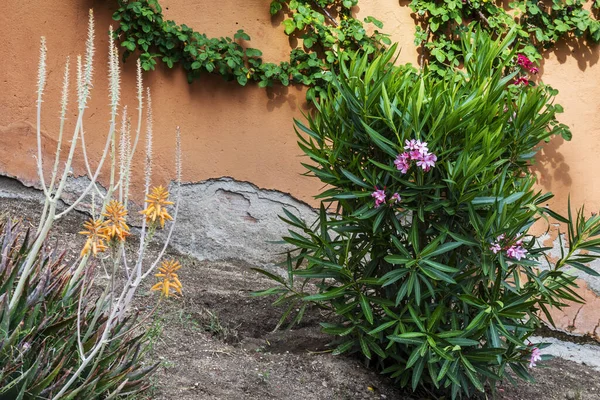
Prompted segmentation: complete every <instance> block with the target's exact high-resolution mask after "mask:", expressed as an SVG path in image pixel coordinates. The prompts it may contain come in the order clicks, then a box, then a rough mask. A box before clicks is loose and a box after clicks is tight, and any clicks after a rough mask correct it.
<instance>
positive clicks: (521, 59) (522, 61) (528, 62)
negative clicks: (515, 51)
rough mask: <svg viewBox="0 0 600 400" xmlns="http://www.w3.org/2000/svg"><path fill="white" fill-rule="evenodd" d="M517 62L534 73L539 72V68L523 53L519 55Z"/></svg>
mask: <svg viewBox="0 0 600 400" xmlns="http://www.w3.org/2000/svg"><path fill="white" fill-rule="evenodd" d="M517 64H519V65H520V66H521V67H522V68H524V69H526V70H527V71H529V72H531V73H532V74H537V73H538V72H539V70H538V69H537V68H536V67H534V66H533V63H532V62H531V60H530V59H529V58H527V56H525V55H523V54H519V55H517Z"/></svg>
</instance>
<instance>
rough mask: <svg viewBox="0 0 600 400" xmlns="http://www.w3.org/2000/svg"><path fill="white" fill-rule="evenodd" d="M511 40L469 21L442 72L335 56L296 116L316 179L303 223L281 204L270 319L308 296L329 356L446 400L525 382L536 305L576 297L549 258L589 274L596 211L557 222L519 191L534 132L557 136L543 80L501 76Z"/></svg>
mask: <svg viewBox="0 0 600 400" xmlns="http://www.w3.org/2000/svg"><path fill="white" fill-rule="evenodd" d="M513 39H514V35H513V34H511V35H509V36H508V37H507V38H506V39H504V40H497V41H494V40H491V39H490V38H489V37H487V36H486V35H484V34H481V33H472V32H471V33H470V34H469V35H468V36H466V37H465V38H463V40H462V45H463V47H464V53H465V54H467V57H466V61H465V64H464V69H463V70H461V71H456V73H455V74H454V76H453V77H452V78H448V79H444V80H439V79H437V78H435V75H432V74H431V73H428V72H427V71H425V72H422V73H418V72H417V71H415V70H413V69H411V68H406V67H400V68H398V67H394V66H393V61H394V60H393V57H394V53H395V48H392V49H390V50H389V51H388V52H386V53H384V54H383V55H381V56H380V57H379V58H377V59H376V60H375V61H374V62H368V61H367V59H366V58H364V57H360V56H356V57H354V58H353V59H352V61H350V62H347V63H343V65H342V66H341V72H340V74H339V75H338V76H336V77H335V79H334V83H333V84H332V86H331V87H330V88H329V90H328V94H327V96H323V98H322V100H321V101H319V103H318V104H315V107H316V111H315V112H314V115H312V116H309V117H308V122H309V123H308V125H305V124H303V123H301V122H297V126H298V128H299V137H300V142H299V144H300V147H301V148H302V150H303V151H304V153H306V155H307V156H308V157H310V159H311V160H312V162H311V163H307V164H305V166H306V168H307V169H308V170H309V173H310V174H311V175H313V176H316V177H317V178H319V179H320V180H321V181H322V182H323V183H324V184H325V185H326V186H325V188H326V189H325V190H324V191H323V192H322V193H320V194H319V195H318V196H316V198H317V199H321V207H320V214H319V217H318V220H317V221H316V223H315V225H312V226H307V224H306V223H305V222H303V221H301V220H300V219H298V218H297V217H295V216H294V215H292V214H291V213H289V212H286V216H285V217H284V218H283V219H284V220H285V221H286V222H287V223H289V224H290V225H291V229H290V236H289V237H287V238H285V240H286V241H287V242H288V243H289V244H291V245H294V246H295V247H296V250H295V251H297V253H296V252H294V253H292V254H293V256H288V269H289V277H288V279H287V280H284V279H282V278H279V277H278V276H275V275H273V274H269V273H266V274H267V275H269V276H270V277H271V278H272V279H275V280H277V281H279V282H280V283H281V285H280V286H278V287H275V288H271V289H269V290H266V291H263V292H259V293H257V295H268V294H278V295H279V296H280V297H279V299H278V300H277V301H276V303H277V304H282V303H288V304H289V308H288V309H287V312H286V313H285V314H284V316H283V318H282V322H283V321H284V320H285V319H286V318H288V317H289V316H290V314H291V313H292V311H293V310H296V309H299V311H300V312H299V314H298V315H297V316H296V319H295V321H298V320H299V319H300V318H302V314H303V313H304V310H305V309H306V306H307V305H308V304H310V303H317V304H318V305H319V306H320V307H322V308H324V309H326V310H329V311H331V312H332V313H334V314H335V315H337V317H338V318H337V321H338V322H337V323H332V322H327V323H322V326H323V330H324V332H326V333H329V334H332V335H335V336H336V337H337V338H336V339H337V341H336V342H337V347H336V348H335V351H334V353H336V354H339V353H359V354H362V356H364V357H366V358H367V359H370V360H371V363H372V365H374V366H375V367H377V368H378V369H380V370H382V371H383V373H386V374H389V375H391V377H392V378H395V379H396V380H397V382H398V383H399V384H400V385H401V386H409V387H411V388H412V389H413V390H415V389H417V388H418V387H428V388H430V389H433V390H434V391H439V392H440V393H443V392H449V393H451V396H452V398H458V397H462V396H471V395H473V394H474V393H476V392H477V391H480V392H483V391H485V390H486V387H488V388H489V389H491V390H493V388H494V386H495V385H494V383H495V382H496V381H498V380H500V379H504V378H506V376H507V372H509V371H512V372H513V373H514V374H515V375H516V376H518V377H520V378H522V379H530V375H529V373H528V366H533V364H535V362H536V361H537V360H538V359H539V356H540V349H541V348H543V347H544V345H543V344H533V343H530V342H529V341H528V337H529V336H530V335H532V333H533V332H534V331H535V329H536V328H537V327H538V326H539V325H540V322H541V317H542V315H543V314H545V315H546V316H547V318H548V319H550V320H551V318H550V315H549V313H548V308H549V307H550V306H554V307H561V306H564V305H565V304H564V302H565V300H579V298H578V296H577V294H576V293H575V292H574V291H573V290H572V289H573V287H574V286H575V282H574V280H575V278H574V277H573V276H571V275H569V274H568V273H567V272H566V271H565V267H566V266H567V265H569V266H571V267H574V268H578V269H581V270H584V271H585V272H588V273H594V272H593V271H592V270H591V269H589V268H588V267H586V266H585V265H584V263H587V262H589V261H591V260H593V259H595V258H596V257H597V256H596V255H578V250H581V249H586V250H589V251H590V252H591V253H593V252H596V251H599V250H600V248H599V247H597V245H598V244H600V239H590V237H592V236H594V235H597V234H598V231H599V228H600V218H598V217H593V218H591V219H590V220H586V219H585V218H584V216H583V212H580V213H579V214H578V215H577V217H576V220H575V221H572V218H571V216H570V215H569V218H568V219H567V218H564V217H561V216H560V215H558V214H556V213H555V212H553V211H551V210H549V209H547V208H545V207H544V206H545V205H546V203H547V201H548V199H550V198H551V197H552V195H551V194H549V193H541V192H537V191H536V190H535V188H534V182H535V177H534V176H533V175H532V174H530V173H529V171H528V167H529V165H530V164H531V162H532V160H533V157H534V155H535V153H536V151H537V147H538V145H539V143H540V142H542V141H545V140H549V139H550V138H551V137H552V136H553V135H557V134H561V135H563V136H564V137H566V138H569V137H570V132H569V131H568V129H567V128H566V127H565V126H564V125H561V124H558V123H557V121H556V119H555V114H556V113H557V112H560V111H561V108H560V106H558V105H553V103H552V99H553V96H554V95H555V91H554V90H552V89H551V88H549V87H547V86H544V85H539V86H523V85H515V84H514V82H515V81H516V78H517V77H518V76H519V73H520V71H519V70H515V67H513V66H512V65H515V63H514V59H515V58H516V56H517V55H516V54H515V53H511V52H510V51H509V50H508V49H509V45H510V42H511V40H513ZM517 68H518V67H517ZM516 82H518V81H516ZM410 141H413V142H412V143H411V142H410ZM427 146H428V149H427V148H426V147H427ZM407 147H408V148H407ZM411 148H412V150H411ZM419 149H420V150H419ZM411 151H412V153H410V152H411ZM405 153H406V154H405ZM403 154H405V155H403ZM427 161H429V163H427ZM396 194H398V196H395V195H396ZM333 211H335V212H334V213H333V215H331V214H328V212H333ZM548 217H551V218H554V219H558V220H559V221H561V222H563V223H565V224H567V227H568V243H569V246H570V248H569V250H568V251H566V252H565V253H564V254H563V255H562V257H561V258H560V260H559V261H558V262H557V263H555V264H551V263H550V262H546V260H545V259H544V254H545V252H546V251H547V250H548V249H547V248H540V247H539V246H538V245H537V243H536V241H535V238H534V237H532V236H531V235H528V230H529V228H530V227H531V226H532V224H533V223H534V222H535V221H536V220H538V219H539V218H548ZM570 221H572V222H570ZM542 261H543V262H542ZM294 281H296V284H294ZM298 281H301V282H302V285H298V283H299V282H298ZM306 282H313V283H315V284H316V287H317V288H318V291H317V292H315V291H310V290H308V288H309V287H310V286H306V285H305V283H306ZM334 321H336V319H334ZM529 364H531V365H529Z"/></svg>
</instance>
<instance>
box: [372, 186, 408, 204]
mask: <svg viewBox="0 0 600 400" xmlns="http://www.w3.org/2000/svg"><path fill="white" fill-rule="evenodd" d="M385 196H386V195H385V190H384V189H377V187H375V191H374V192H373V193H371V197H373V198H374V199H375V208H378V207H379V206H380V205H382V204H384V203H385V202H386V199H385ZM400 200H402V198H401V197H400V195H399V194H398V193H394V194H393V195H392V197H391V199H390V205H393V204H396V203H399V202H400Z"/></svg>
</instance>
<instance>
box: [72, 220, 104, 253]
mask: <svg viewBox="0 0 600 400" xmlns="http://www.w3.org/2000/svg"><path fill="white" fill-rule="evenodd" d="M83 227H84V229H85V230H84V231H81V232H79V233H80V234H82V235H86V236H87V237H88V239H87V241H86V242H85V246H83V249H82V250H81V256H82V257H83V256H84V255H86V254H89V252H90V250H91V252H92V254H93V255H94V256H96V255H98V253H102V252H103V251H105V250H106V249H107V247H106V245H105V244H104V240H109V237H108V236H107V235H106V231H105V229H106V228H105V226H104V221H100V220H98V219H93V218H90V219H89V220H88V221H87V222H85V223H84V224H83Z"/></svg>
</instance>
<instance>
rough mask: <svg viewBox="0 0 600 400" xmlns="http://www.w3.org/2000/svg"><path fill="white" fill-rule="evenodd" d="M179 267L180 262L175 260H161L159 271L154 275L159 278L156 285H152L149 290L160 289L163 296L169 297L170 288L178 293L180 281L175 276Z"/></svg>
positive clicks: (180, 287) (179, 291)
mask: <svg viewBox="0 0 600 400" xmlns="http://www.w3.org/2000/svg"><path fill="white" fill-rule="evenodd" d="M179 268H181V264H179V262H178V261H175V260H167V261H163V262H162V264H161V266H160V268H158V271H159V273H158V274H156V275H154V276H156V277H157V278H159V279H161V281H160V282H158V283H157V284H156V285H154V286H152V288H150V290H160V291H161V292H162V294H163V296H165V297H169V294H170V292H169V290H170V288H173V289H175V291H176V292H177V293H179V294H182V293H181V289H182V286H181V282H179V278H178V277H177V273H176V272H175V271H177V270H178V269H179Z"/></svg>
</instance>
